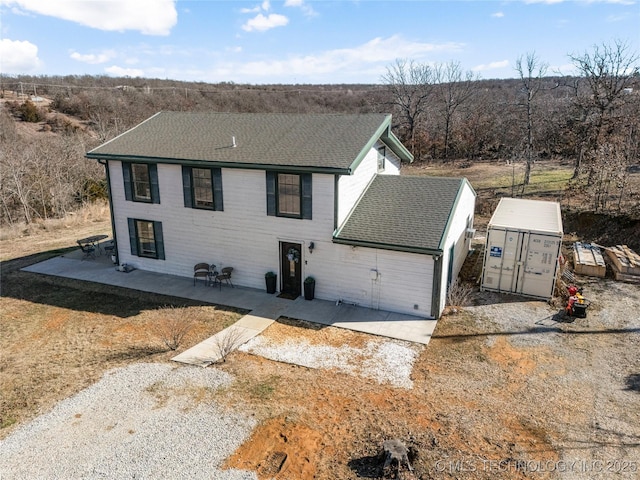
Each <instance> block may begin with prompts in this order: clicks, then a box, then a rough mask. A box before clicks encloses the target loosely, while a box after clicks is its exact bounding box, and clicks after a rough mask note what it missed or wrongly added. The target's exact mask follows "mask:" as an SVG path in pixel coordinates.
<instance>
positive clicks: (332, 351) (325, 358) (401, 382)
mask: <svg viewBox="0 0 640 480" xmlns="http://www.w3.org/2000/svg"><path fill="white" fill-rule="evenodd" d="M423 348H424V347H422V346H421V345H414V344H411V343H409V342H402V341H399V340H389V339H375V340H371V341H368V342H367V343H366V345H365V346H364V347H363V348H358V347H352V346H349V345H343V346H341V347H333V346H329V345H311V344H310V343H309V342H308V341H307V340H305V339H293V338H292V339H288V340H286V341H285V342H284V343H280V342H275V341H273V340H271V339H269V338H267V337H266V336H259V337H255V338H253V339H251V340H249V341H248V342H247V343H245V344H244V345H242V346H241V347H240V348H239V350H240V351H243V352H248V353H252V354H254V355H260V356H262V357H265V358H268V359H270V360H275V361H278V362H285V363H292V364H295V365H302V366H304V367H310V368H325V369H335V370H338V371H340V372H344V373H349V374H353V375H359V376H361V377H365V378H370V379H372V380H375V381H377V382H378V383H387V384H391V385H393V386H395V387H402V388H409V389H410V388H412V387H413V382H412V380H411V372H412V371H413V364H414V362H415V361H416V360H417V358H418V355H419V354H420V352H421V351H422V349H423Z"/></svg>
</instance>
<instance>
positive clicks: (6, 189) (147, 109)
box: [0, 42, 640, 224]
mask: <svg viewBox="0 0 640 480" xmlns="http://www.w3.org/2000/svg"><path fill="white" fill-rule="evenodd" d="M570 60H571V61H572V63H573V64H574V66H575V67H576V72H577V73H576V75H574V76H560V75H548V73H549V72H548V67H547V65H546V64H545V63H544V61H543V60H542V59H540V58H539V57H538V56H537V55H536V54H535V53H528V54H526V55H523V56H521V57H519V58H518V59H517V60H516V70H515V76H516V78H513V79H507V80H495V79H494V80H483V79H480V78H478V77H477V76H476V75H474V74H473V73H472V72H470V71H463V69H462V68H461V66H460V64H459V63H456V62H449V63H444V64H421V63H417V62H414V61H412V60H410V59H398V60H396V61H395V62H394V63H393V64H392V65H389V66H388V68H387V70H386V74H384V75H383V76H382V77H381V82H380V84H377V85H346V84H335V85H242V84H235V83H231V82H225V83H218V84H208V83H203V82H181V81H174V80H161V79H144V78H128V77H127V78H115V77H108V76H90V75H82V76H74V75H70V76H11V77H9V76H1V75H0V87H1V90H0V91H1V92H2V97H3V102H4V103H3V104H4V105H5V106H6V108H3V109H2V112H0V123H1V125H0V126H1V127H2V130H1V131H0V148H1V150H0V178H1V179H2V182H1V183H0V202H1V208H2V210H1V212H0V221H1V222H2V223H4V224H6V223H16V222H31V221H33V220H35V219H38V218H48V217H50V216H60V215H63V214H64V213H65V212H67V211H69V210H70V209H73V208H74V207H75V206H77V205H78V204H79V203H82V202H85V201H90V200H91V199H93V198H95V197H96V196H100V195H104V172H103V170H102V167H100V166H98V165H96V164H95V163H94V162H89V161H87V160H86V159H85V158H84V154H85V152H86V151H87V150H89V149H90V148H93V147H94V146H97V145H99V144H100V143H102V142H104V141H107V140H109V139H111V138H113V137H115V136H116V135H118V134H120V133H122V132H124V131H126V130H127V129H129V128H132V127H133V126H135V125H137V124H138V123H140V122H141V121H143V120H144V119H146V118H148V117H150V116H151V115H153V114H154V113H156V112H158V111H160V110H176V111H225V112H280V113H372V112H385V113H392V114H393V122H394V123H393V130H394V132H395V133H396V134H397V135H398V137H399V138H400V139H401V140H402V141H403V143H404V144H405V145H406V146H407V147H408V148H409V149H410V151H411V152H412V153H413V155H414V157H415V159H416V161H418V162H453V161H464V162H467V163H469V162H476V161H508V162H522V163H523V164H524V165H525V167H526V168H525V179H524V183H523V187H524V185H526V184H527V183H528V181H529V175H530V172H531V169H532V168H534V165H535V162H536V161H538V160H540V159H547V158H563V159H567V160H570V161H571V162H573V165H574V180H573V187H574V188H581V189H585V190H588V191H589V192H590V197H589V198H590V199H591V202H592V205H590V207H591V208H592V209H593V210H595V211H607V210H612V209H616V208H620V206H621V205H622V203H623V200H632V201H631V204H632V205H634V203H633V199H634V197H633V196H634V195H635V196H636V197H635V200H636V202H635V205H636V209H637V210H640V206H638V204H640V201H637V200H638V197H637V195H640V192H636V191H635V190H633V189H630V188H629V185H628V184H629V174H630V172H631V171H632V170H633V166H634V165H636V164H637V163H638V152H639V146H640V135H639V130H640V74H639V67H638V54H637V52H633V51H631V50H630V49H629V47H628V46H627V44H625V43H622V42H614V43H613V44H610V45H607V44H604V45H597V46H594V47H593V50H592V51H589V52H585V53H584V54H582V55H574V56H571V57H570ZM40 97H46V98H47V99H50V100H51V103H50V104H49V105H48V106H47V107H38V106H37V105H38V99H39V98H40ZM16 120H23V121H25V122H40V123H41V124H42V130H43V131H44V133H47V135H38V136H29V137H25V136H23V135H21V134H20V133H19V132H18V129H17V128H16V125H15V123H16ZM625 196H626V197H625ZM630 197H631V198H630ZM627 203H628V202H627ZM637 213H640V212H637Z"/></svg>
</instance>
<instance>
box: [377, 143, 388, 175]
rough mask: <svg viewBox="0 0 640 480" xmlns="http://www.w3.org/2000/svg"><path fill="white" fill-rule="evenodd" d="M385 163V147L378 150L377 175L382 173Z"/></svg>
mask: <svg viewBox="0 0 640 480" xmlns="http://www.w3.org/2000/svg"><path fill="white" fill-rule="evenodd" d="M386 161H387V147H380V148H378V173H380V172H384V167H385V163H386Z"/></svg>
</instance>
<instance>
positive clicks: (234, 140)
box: [231, 135, 236, 148]
mask: <svg viewBox="0 0 640 480" xmlns="http://www.w3.org/2000/svg"><path fill="white" fill-rule="evenodd" d="M231 148H236V137H235V135H234V136H233V137H231Z"/></svg>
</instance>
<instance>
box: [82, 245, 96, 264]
mask: <svg viewBox="0 0 640 480" xmlns="http://www.w3.org/2000/svg"><path fill="white" fill-rule="evenodd" d="M78 246H79V247H80V250H81V251H82V253H83V254H84V255H83V256H82V260H84V259H85V258H96V247H94V246H93V245H88V244H87V245H85V244H83V243H82V242H80V241H78Z"/></svg>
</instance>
